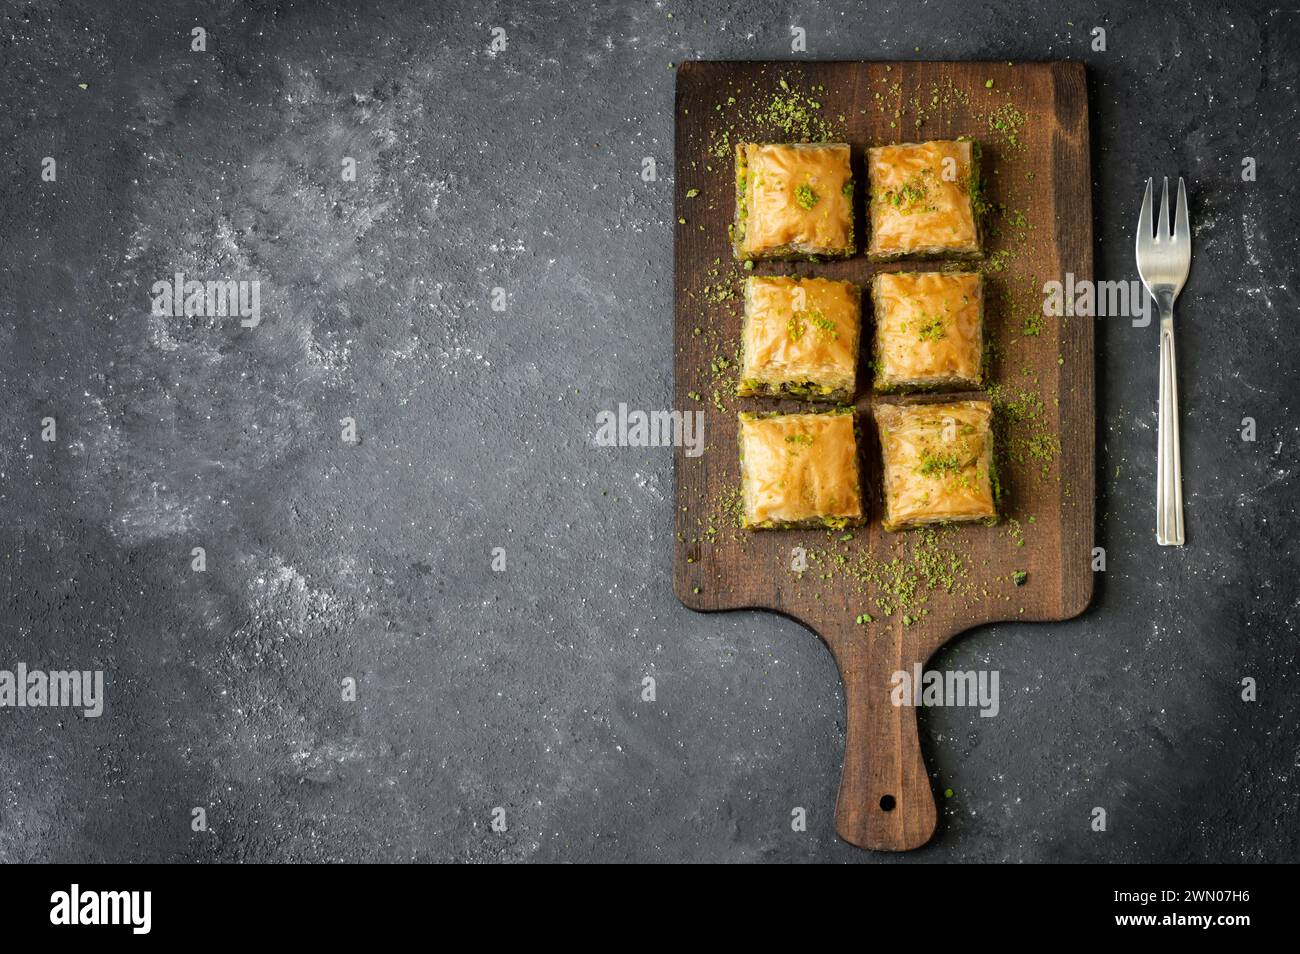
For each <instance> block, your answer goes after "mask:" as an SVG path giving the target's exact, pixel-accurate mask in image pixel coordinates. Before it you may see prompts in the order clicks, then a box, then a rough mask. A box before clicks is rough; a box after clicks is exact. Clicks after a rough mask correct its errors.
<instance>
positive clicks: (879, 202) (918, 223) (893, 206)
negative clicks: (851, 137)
mask: <svg viewBox="0 0 1300 954" xmlns="http://www.w3.org/2000/svg"><path fill="white" fill-rule="evenodd" d="M867 175H868V178H869V180H870V183H871V199H870V204H871V242H870V244H869V245H868V246H867V257H868V258H870V259H872V260H873V261H889V260H892V259H897V258H907V257H912V258H916V257H948V258H975V257H978V256H979V255H981V254H982V245H981V241H980V223H979V216H978V214H977V206H978V205H979V204H980V199H979V151H978V147H977V146H976V144H975V143H973V142H970V141H969V140H957V141H948V140H941V141H935V142H922V143H903V144H901V145H897V146H878V147H876V148H874V149H868V150H867Z"/></svg>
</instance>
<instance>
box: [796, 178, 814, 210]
mask: <svg viewBox="0 0 1300 954" xmlns="http://www.w3.org/2000/svg"><path fill="white" fill-rule="evenodd" d="M817 199H818V196H817V193H816V192H814V191H813V188H812V186H810V185H808V183H806V182H805V183H803V184H802V185H799V186H795V190H794V200H795V201H796V202H798V203H799V205H800V206H802V207H803V208H805V209H811V208H812V207H813V206H814V205H816V204H817Z"/></svg>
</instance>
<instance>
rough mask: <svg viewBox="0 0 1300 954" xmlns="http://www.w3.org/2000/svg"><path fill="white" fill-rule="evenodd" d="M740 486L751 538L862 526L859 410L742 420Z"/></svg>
mask: <svg viewBox="0 0 1300 954" xmlns="http://www.w3.org/2000/svg"><path fill="white" fill-rule="evenodd" d="M739 423H740V481H741V496H742V498H743V504H744V511H743V514H742V518H741V525H742V526H744V527H746V528H747V529H750V530H779V529H787V528H797V527H831V528H836V529H838V528H841V527H852V526H858V525H860V524H861V523H862V522H863V517H864V515H863V510H862V486H861V483H860V482H859V479H858V437H857V431H856V428H855V426H854V415H853V409H852V408H836V409H835V410H833V411H823V412H820V413H812V414H749V413H742V414H741V415H740V422H739Z"/></svg>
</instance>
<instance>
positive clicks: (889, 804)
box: [880, 795, 897, 812]
mask: <svg viewBox="0 0 1300 954" xmlns="http://www.w3.org/2000/svg"><path fill="white" fill-rule="evenodd" d="M895 804H897V803H896V802H895V801H894V796H893V795H881V796H880V810H881V811H886V812H892V811H893V810H894V805H895Z"/></svg>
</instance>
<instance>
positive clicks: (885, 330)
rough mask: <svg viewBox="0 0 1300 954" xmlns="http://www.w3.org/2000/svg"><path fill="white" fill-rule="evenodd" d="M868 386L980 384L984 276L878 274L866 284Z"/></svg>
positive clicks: (935, 387) (886, 388) (908, 388)
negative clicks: (871, 340)
mask: <svg viewBox="0 0 1300 954" xmlns="http://www.w3.org/2000/svg"><path fill="white" fill-rule="evenodd" d="M871 303H872V308H873V310H874V311H875V321H876V338H875V347H874V349H873V358H874V364H875V378H874V382H873V388H874V390H876V391H877V392H879V393H885V392H889V391H916V390H949V391H951V390H958V389H973V388H978V387H979V386H980V383H981V381H982V380H983V374H982V364H983V357H984V278H983V276H982V275H980V274H979V273H977V272H882V273H880V274H878V275H876V277H875V278H874V279H872V282H871Z"/></svg>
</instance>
